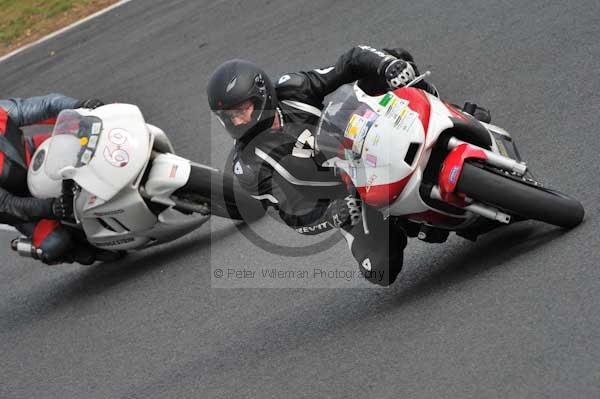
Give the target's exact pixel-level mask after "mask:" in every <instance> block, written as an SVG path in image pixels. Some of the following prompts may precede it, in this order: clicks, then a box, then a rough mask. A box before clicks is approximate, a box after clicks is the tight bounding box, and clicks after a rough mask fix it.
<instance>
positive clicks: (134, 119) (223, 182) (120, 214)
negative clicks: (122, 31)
mask: <svg viewBox="0 0 600 399" xmlns="http://www.w3.org/2000/svg"><path fill="white" fill-rule="evenodd" d="M27 184H28V186H29V190H30V192H31V193H32V195H33V196H35V197H38V198H56V197H58V196H59V195H61V194H63V195H70V196H72V198H73V201H74V202H73V205H74V206H73V208H74V220H73V221H72V223H66V222H63V223H65V224H68V225H70V226H71V228H75V229H78V230H81V232H83V234H84V235H85V238H86V239H87V241H88V242H89V243H91V244H92V245H94V246H96V247H98V248H100V249H102V250H104V251H114V252H119V251H130V250H139V249H143V248H147V247H150V246H153V245H156V244H161V243H165V242H169V241H172V240H175V239H176V238H179V237H181V236H183V235H185V234H187V233H189V232H191V231H192V230H195V229H197V228H198V227H200V226H201V225H203V224H204V223H206V222H207V221H208V220H209V218H210V216H211V215H216V216H221V217H226V218H229V219H234V220H241V219H249V218H250V217H249V216H250V212H251V210H254V211H256V212H257V213H256V214H254V216H260V215H261V212H264V210H262V209H258V208H257V207H256V201H255V200H253V199H251V198H249V197H247V196H245V195H244V194H243V192H242V191H241V189H240V188H239V187H238V186H236V184H235V182H234V181H233V179H232V177H231V175H228V174H224V173H222V172H221V171H219V170H218V169H214V168H211V167H209V166H206V165H202V164H198V163H194V162H192V161H190V160H188V159H185V158H183V157H180V156H178V155H175V151H174V149H173V146H172V144H171V142H170V140H169V138H168V137H167V135H166V134H165V133H164V132H163V131H162V130H161V129H160V128H158V127H156V126H153V125H151V124H149V123H146V121H145V120H144V117H143V115H142V113H141V111H140V110H139V108H138V107H137V106H135V105H130V104H110V105H105V106H102V107H99V108H96V109H94V110H90V109H77V110H65V111H62V112H61V113H60V114H59V115H58V118H57V121H56V124H55V126H54V129H53V132H52V135H51V137H50V138H49V139H48V140H46V141H45V142H44V143H43V144H42V145H40V146H39V148H38V149H37V150H36V152H35V154H34V155H33V157H32V161H31V164H30V167H29V169H28V175H27ZM240 207H243V209H244V210H245V215H244V217H242V214H241V213H240ZM11 247H12V249H13V250H15V251H17V252H18V253H19V254H20V255H22V256H28V257H34V258H38V259H39V258H40V256H41V255H42V253H41V249H39V248H36V247H35V246H34V245H33V244H32V242H31V240H30V239H29V238H27V237H20V238H18V239H15V240H13V242H12V244H11Z"/></svg>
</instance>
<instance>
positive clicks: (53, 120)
mask: <svg viewBox="0 0 600 399" xmlns="http://www.w3.org/2000/svg"><path fill="white" fill-rule="evenodd" d="M54 124H56V118H48V119H44V120H43V121H39V122H36V123H34V125H54Z"/></svg>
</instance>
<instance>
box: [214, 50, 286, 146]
mask: <svg viewBox="0 0 600 399" xmlns="http://www.w3.org/2000/svg"><path fill="white" fill-rule="evenodd" d="M206 94H207V95H208V103H209V105H210V109H211V110H212V111H213V112H214V113H215V115H217V117H218V118H219V120H220V121H221V122H222V123H223V125H224V126H225V128H226V129H227V131H228V132H229V134H231V136H233V138H235V139H238V140H239V139H242V138H248V137H252V136H254V135H255V134H257V133H259V132H261V131H263V130H266V129H268V128H270V127H271V125H272V124H273V121H274V119H275V114H276V112H277V111H276V108H275V106H276V104H277V95H276V94H275V88H274V87H273V83H272V82H271V80H270V79H269V77H268V76H267V74H266V73H265V71H263V70H262V69H261V68H260V67H259V66H258V65H256V64H254V63H252V62H250V61H245V60H239V59H234V60H230V61H227V62H225V63H223V64H221V65H220V66H219V67H217V69H216V70H215V71H214V72H213V74H212V76H211V77H210V80H209V81H208V86H207V88H206ZM246 100H251V101H252V104H253V105H254V111H253V112H252V120H251V121H250V122H248V123H245V124H242V125H238V126H235V125H234V124H233V123H232V122H231V119H230V118H229V117H228V116H227V114H226V113H225V112H223V111H226V110H228V109H232V108H235V107H236V106H237V105H239V104H241V103H243V102H244V101H246Z"/></svg>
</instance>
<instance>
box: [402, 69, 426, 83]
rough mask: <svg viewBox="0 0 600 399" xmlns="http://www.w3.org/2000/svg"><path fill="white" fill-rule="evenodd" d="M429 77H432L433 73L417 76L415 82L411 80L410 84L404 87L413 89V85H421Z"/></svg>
mask: <svg viewBox="0 0 600 399" xmlns="http://www.w3.org/2000/svg"><path fill="white" fill-rule="evenodd" d="M429 75H431V71H425V73H424V74H421V75H419V76H417V77H416V78H414V79H413V80H411V81H410V82H408V83H407V84H406V86H404V87H411V86H413V85H416V84H417V83H419V82H420V81H422V80H423V79H425V78H426V77H427V76H429Z"/></svg>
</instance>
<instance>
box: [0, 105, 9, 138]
mask: <svg viewBox="0 0 600 399" xmlns="http://www.w3.org/2000/svg"><path fill="white" fill-rule="evenodd" d="M6 122H8V113H7V112H6V111H5V110H4V108H0V134H2V135H4V133H6Z"/></svg>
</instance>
